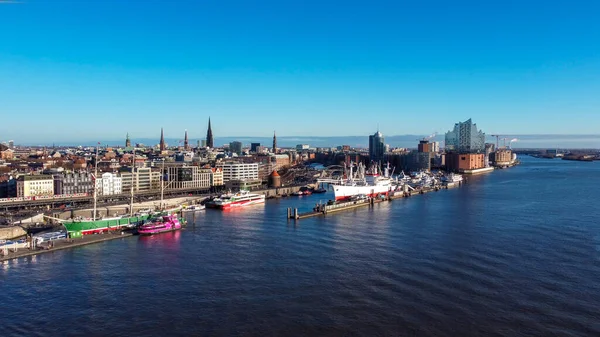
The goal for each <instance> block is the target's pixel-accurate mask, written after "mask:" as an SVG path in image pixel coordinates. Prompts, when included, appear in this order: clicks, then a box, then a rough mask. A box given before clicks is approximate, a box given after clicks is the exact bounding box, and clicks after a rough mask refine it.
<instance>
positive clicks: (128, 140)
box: [125, 132, 131, 147]
mask: <svg viewBox="0 0 600 337" xmlns="http://www.w3.org/2000/svg"><path fill="white" fill-rule="evenodd" d="M130 146H131V139H129V132H127V137H126V138H125V147H130Z"/></svg>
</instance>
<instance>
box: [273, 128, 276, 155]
mask: <svg viewBox="0 0 600 337" xmlns="http://www.w3.org/2000/svg"><path fill="white" fill-rule="evenodd" d="M273 153H277V136H276V135H275V131H273Z"/></svg>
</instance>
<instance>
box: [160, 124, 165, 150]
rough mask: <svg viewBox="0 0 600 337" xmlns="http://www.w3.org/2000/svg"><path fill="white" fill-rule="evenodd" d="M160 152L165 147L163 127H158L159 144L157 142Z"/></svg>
mask: <svg viewBox="0 0 600 337" xmlns="http://www.w3.org/2000/svg"><path fill="white" fill-rule="evenodd" d="M159 148H160V152H163V151H164V150H166V149H167V147H166V144H165V134H164V132H163V128H160V144H159Z"/></svg>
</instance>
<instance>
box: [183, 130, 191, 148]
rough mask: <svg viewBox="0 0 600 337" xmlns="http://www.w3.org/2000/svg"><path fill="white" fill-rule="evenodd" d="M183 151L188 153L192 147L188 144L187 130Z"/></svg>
mask: <svg viewBox="0 0 600 337" xmlns="http://www.w3.org/2000/svg"><path fill="white" fill-rule="evenodd" d="M183 149H184V150H186V151H188V150H189V149H190V145H189V143H188V137H187V130H185V138H184V139H183Z"/></svg>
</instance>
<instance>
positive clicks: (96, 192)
mask: <svg viewBox="0 0 600 337" xmlns="http://www.w3.org/2000/svg"><path fill="white" fill-rule="evenodd" d="M98 144H100V143H98ZM97 178H98V145H96V159H95V160H94V214H93V215H92V221H96V206H97V203H98V181H97Z"/></svg>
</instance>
